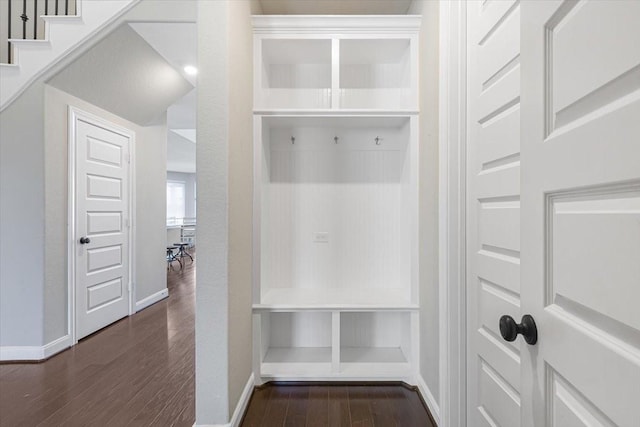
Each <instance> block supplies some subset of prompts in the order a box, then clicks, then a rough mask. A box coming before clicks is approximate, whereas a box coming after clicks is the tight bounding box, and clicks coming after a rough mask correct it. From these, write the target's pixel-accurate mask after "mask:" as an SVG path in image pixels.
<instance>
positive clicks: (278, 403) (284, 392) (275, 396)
mask: <svg viewBox="0 0 640 427" xmlns="http://www.w3.org/2000/svg"><path fill="white" fill-rule="evenodd" d="M290 395H291V390H290V389H289V388H288V387H277V388H274V389H273V390H272V391H271V394H270V395H269V401H268V402H267V410H266V411H265V413H264V416H263V417H262V421H261V423H262V424H260V425H261V426H264V427H282V426H283V425H284V422H285V420H286V418H287V410H288V409H289V396H290Z"/></svg>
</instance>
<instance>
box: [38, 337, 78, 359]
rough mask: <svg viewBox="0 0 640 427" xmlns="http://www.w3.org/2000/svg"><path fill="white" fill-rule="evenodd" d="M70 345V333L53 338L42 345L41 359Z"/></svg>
mask: <svg viewBox="0 0 640 427" xmlns="http://www.w3.org/2000/svg"><path fill="white" fill-rule="evenodd" d="M72 345H73V343H72V342H71V335H65V336H63V337H60V338H58V339H57V340H53V341H51V342H50V343H49V344H47V345H45V346H44V347H43V353H44V357H43V359H46V358H47V357H51V356H53V355H54V354H56V353H60V352H61V351H62V350H66V349H68V348H69V347H71V346H72Z"/></svg>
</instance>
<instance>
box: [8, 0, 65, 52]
mask: <svg viewBox="0 0 640 427" xmlns="http://www.w3.org/2000/svg"><path fill="white" fill-rule="evenodd" d="M0 4H6V5H7V6H6V7H7V10H6V12H7V13H6V15H5V14H4V13H2V15H4V16H6V17H7V27H6V28H7V53H6V59H7V63H9V64H11V63H12V62H13V54H12V49H11V42H10V41H9V40H11V39H12V38H22V39H23V40H27V39H31V40H38V39H41V38H43V36H44V20H43V19H42V18H41V16H42V15H49V16H51V15H62V16H64V15H75V14H76V0H6V1H1V2H0ZM3 12H4V11H3ZM20 21H22V31H20V30H19V29H18V31H17V32H15V33H14V32H13V28H12V27H13V26H14V25H16V24H18V25H17V26H18V27H19V26H20ZM29 21H31V23H29ZM32 30H33V31H32ZM20 33H22V34H20ZM3 56H4V55H3ZM0 62H1V60H0Z"/></svg>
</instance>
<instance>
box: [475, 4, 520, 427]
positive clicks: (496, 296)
mask: <svg viewBox="0 0 640 427" xmlns="http://www.w3.org/2000/svg"><path fill="white" fill-rule="evenodd" d="M467 13H468V14H467V19H468V25H469V28H468V30H469V31H468V40H467V51H468V54H469V61H468V73H469V79H468V84H469V87H468V92H469V99H468V108H469V112H468V138H469V140H468V144H467V147H468V155H469V157H468V160H467V168H468V174H467V191H468V197H469V198H468V201H467V206H468V218H467V219H468V223H467V230H468V232H467V239H468V240H467V250H468V256H467V260H468V264H467V268H468V270H467V307H468V325H467V330H468V342H467V353H468V366H467V369H468V371H467V378H468V385H469V386H468V397H467V406H468V407H467V421H468V425H469V426H505V427H506V426H508V427H517V426H519V425H520V418H521V417H520V399H521V396H520V390H521V380H520V375H521V374H520V351H521V344H520V343H519V342H515V343H507V342H505V341H503V340H502V338H501V337H500V331H499V329H498V319H499V318H500V316H501V315H502V314H507V313H508V314H511V315H512V316H513V317H514V318H519V316H520V105H519V99H520V6H519V2H515V1H487V2H479V1H477V2H476V1H473V2H468V3H467Z"/></svg>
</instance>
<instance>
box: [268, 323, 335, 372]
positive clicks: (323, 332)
mask: <svg viewBox="0 0 640 427" xmlns="http://www.w3.org/2000/svg"><path fill="white" fill-rule="evenodd" d="M260 317H261V318H260V321H261V342H262V345H261V360H262V363H261V368H260V369H261V373H262V375H263V376H268V377H277V376H281V375H287V376H290V375H295V376H301V377H308V376H318V375H329V374H330V373H331V361H332V359H331V313H330V312H316V311H311V312H286V313H270V312H265V313H262V314H261V315H260Z"/></svg>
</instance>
